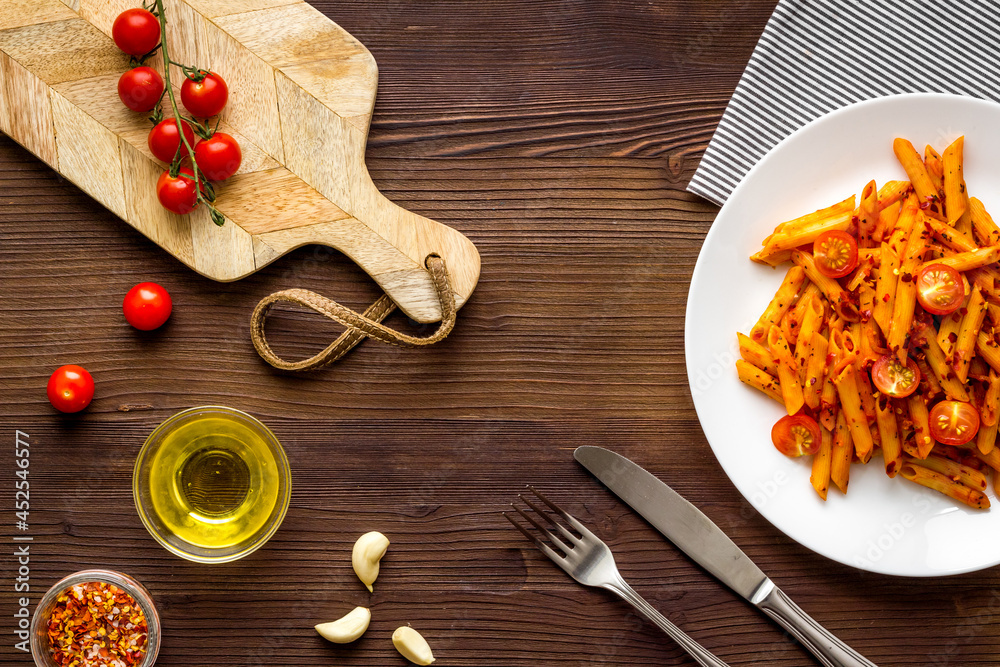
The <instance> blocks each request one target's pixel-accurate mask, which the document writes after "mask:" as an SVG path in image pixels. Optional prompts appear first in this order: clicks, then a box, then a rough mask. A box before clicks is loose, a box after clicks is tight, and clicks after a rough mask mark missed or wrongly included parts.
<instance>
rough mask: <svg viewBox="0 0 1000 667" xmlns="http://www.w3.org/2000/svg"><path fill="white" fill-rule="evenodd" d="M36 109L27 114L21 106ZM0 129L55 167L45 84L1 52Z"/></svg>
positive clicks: (49, 101) (50, 104)
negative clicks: (33, 113)
mask: <svg viewBox="0 0 1000 667" xmlns="http://www.w3.org/2000/svg"><path fill="white" fill-rule="evenodd" d="M25 108H28V109H37V110H38V113H36V114H35V115H34V116H28V115H26V114H24V113H22V112H21V110H22V109H25ZM0 130H3V132H4V133H6V134H8V135H10V136H11V137H12V138H13V139H14V140H16V141H17V142H18V143H19V144H21V145H22V146H24V147H25V148H27V149H28V150H29V151H31V152H32V153H34V154H35V155H36V156H37V157H38V158H40V159H41V160H42V161H43V162H45V164H47V165H49V166H51V167H53V168H58V165H59V157H58V151H57V150H56V138H55V129H54V128H53V125H52V103H51V100H50V99H49V91H48V88H47V87H46V86H45V84H44V83H43V82H42V81H40V80H39V79H38V77H36V76H35V75H34V74H32V73H31V72H29V71H28V70H27V69H25V68H24V67H22V66H21V65H20V64H19V63H17V62H15V61H14V60H13V59H12V58H10V57H8V56H7V55H5V54H3V53H0Z"/></svg>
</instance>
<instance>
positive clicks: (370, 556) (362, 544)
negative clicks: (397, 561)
mask: <svg viewBox="0 0 1000 667" xmlns="http://www.w3.org/2000/svg"><path fill="white" fill-rule="evenodd" d="M388 548H389V538H387V537H386V536H385V535H383V534H382V533H380V532H378V531H372V532H370V533H365V534H364V535H362V536H361V537H359V538H358V541H357V542H355V543H354V551H353V552H351V565H353V566H354V573H355V574H357V575H358V579H360V580H361V583H363V584H364V585H365V586H366V587H367V588H368V591H369V592H374V589H373V588H372V584H373V583H375V579H377V578H378V568H379V561H380V560H381V559H382V556H384V555H385V551H386V549H388Z"/></svg>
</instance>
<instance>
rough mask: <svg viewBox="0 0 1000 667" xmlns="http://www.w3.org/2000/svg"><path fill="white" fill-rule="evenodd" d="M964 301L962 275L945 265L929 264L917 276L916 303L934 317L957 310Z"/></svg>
mask: <svg viewBox="0 0 1000 667" xmlns="http://www.w3.org/2000/svg"><path fill="white" fill-rule="evenodd" d="M964 299H965V284H964V283H963V282H962V274H960V273H959V272H958V271H957V270H956V269H953V268H951V267H950V266H947V265H945V264H931V265H930V266H925V267H924V268H922V269H920V273H918V274H917V301H918V302H920V305H921V306H923V308H924V310H926V311H927V312H928V313H931V314H934V315H947V314H948V313H953V312H955V311H956V310H958V307H959V306H961V305H962V301H963V300H964Z"/></svg>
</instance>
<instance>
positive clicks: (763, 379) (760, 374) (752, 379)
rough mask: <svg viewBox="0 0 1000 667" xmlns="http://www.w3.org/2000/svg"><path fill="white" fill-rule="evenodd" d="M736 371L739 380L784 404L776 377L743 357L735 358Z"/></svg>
mask: <svg viewBox="0 0 1000 667" xmlns="http://www.w3.org/2000/svg"><path fill="white" fill-rule="evenodd" d="M736 371H737V373H738V374H739V378H740V382H742V383H743V384H746V385H749V386H751V387H753V388H754V389H757V390H758V391H762V392H764V394H765V395H767V396H770V397H771V398H773V399H774V400H776V401H778V402H779V403H782V404H784V399H783V397H782V395H781V386H780V385H779V383H778V379H777V378H776V377H774V376H772V375H769V374H768V373H766V372H765V371H763V370H761V369H760V368H757V367H756V366H754V365H753V364H751V363H748V362H746V361H744V360H743V359H737V360H736Z"/></svg>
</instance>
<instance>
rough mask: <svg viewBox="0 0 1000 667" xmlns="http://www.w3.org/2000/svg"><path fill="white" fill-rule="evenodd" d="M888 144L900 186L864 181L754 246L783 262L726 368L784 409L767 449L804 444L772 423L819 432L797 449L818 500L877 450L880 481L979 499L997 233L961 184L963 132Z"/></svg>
mask: <svg viewBox="0 0 1000 667" xmlns="http://www.w3.org/2000/svg"><path fill="white" fill-rule="evenodd" d="M893 151H894V153H895V154H896V156H897V158H898V159H899V162H900V164H902V165H903V169H904V170H905V171H906V173H907V176H908V177H909V180H908V181H890V182H887V183H885V184H883V185H882V187H881V188H878V187H877V186H876V183H875V181H874V180H871V181H868V182H867V183H865V184H864V187H863V188H862V190H861V192H860V196H859V197H857V198H855V197H853V196H852V197H848V198H846V199H844V200H843V201H841V202H839V203H838V204H835V205H834V206H831V207H827V208H825V209H821V210H819V211H814V212H813V213H810V214H808V215H805V216H802V217H800V218H795V219H794V220H789V221H787V222H783V223H781V224H780V225H778V226H777V227H775V230H774V232H773V233H772V234H771V235H769V236H768V237H767V238H766V239H764V242H763V245H762V248H761V250H760V251H758V252H757V253H756V254H755V255H754V256H753V258H752V259H754V260H755V261H759V262H763V263H765V264H771V265H778V264H780V263H783V262H790V263H791V265H792V268H791V269H789V271H788V272H787V273H786V275H785V276H784V279H783V280H782V285H781V287H779V289H778V290H777V292H776V293H775V294H774V297H773V298H772V299H771V301H770V303H769V304H768V305H767V308H766V309H765V311H764V313H763V314H762V315H761V317H760V318H759V319H758V321H757V322H756V323H755V324H754V326H753V328H752V329H751V330H750V333H749V334H748V335H743V334H738V335H737V338H738V343H739V350H740V357H741V358H740V359H739V360H738V361H737V362H736V363H737V372H738V375H739V377H740V380H741V381H743V382H744V383H746V384H748V385H750V386H752V387H754V388H755V389H757V390H758V391H761V392H763V393H765V394H767V395H768V396H770V397H771V398H773V399H775V400H777V401H778V402H779V403H781V404H782V405H783V406H784V412H786V413H787V416H785V417H783V418H782V420H780V421H779V424H777V425H776V428H775V430H774V431H772V433H778V434H779V435H777V436H775V435H772V438H773V439H774V440H773V441H774V444H775V446H776V447H777V448H778V450H779V451H780V452H782V453H783V454H785V455H788V456H796V455H802V454H803V453H804V452H808V448H805V449H803V448H802V447H797V446H795V445H794V443H791V442H790V441H788V440H787V439H786V438H785V436H784V435H782V433H783V431H781V429H779V428H777V427H778V426H781V428H786V427H789V428H790V424H797V425H798V426H799V427H800V428H803V429H806V430H808V431H809V432H810V434H811V435H812V436H815V435H816V434H817V433H819V434H820V435H821V437H820V442H819V446H818V448H817V450H816V451H815V452H814V453H809V454H806V455H811V456H812V457H813V458H812V470H811V474H810V477H809V481H810V484H811V485H812V487H813V489H814V490H815V491H816V493H817V494H818V495H819V496H820V498H822V499H823V500H826V499H827V496H828V493H829V489H830V486H831V483H832V485H833V486H836V487H837V488H839V489H840V490H841V491H843V492H844V493H846V492H847V486H848V482H849V479H850V468H851V465H852V462H853V461H859V462H860V463H862V464H865V463H868V462H869V461H870V459H871V458H873V457H874V455H875V452H876V451H877V450H878V451H880V452H881V460H882V465H883V467H884V469H885V473H886V476H887V477H890V478H892V477H896V476H902V477H905V478H906V479H908V480H910V481H913V482H915V483H917V484H921V485H923V486H925V487H927V488H929V489H933V490H935V491H938V492H940V493H943V494H946V495H948V496H949V497H951V498H954V499H956V500H958V501H960V502H963V503H966V504H968V505H969V506H971V507H977V508H985V507H988V506H989V500H988V499H987V497H986V495H985V494H984V491H985V489H986V488H987V486H988V481H987V477H992V478H993V479H994V484H995V485H996V484H998V483H1000V448H998V447H997V446H996V440H997V437H998V433H1000V227H998V226H997V225H996V224H995V223H994V222H993V220H992V218H990V216H989V214H988V213H987V212H986V209H985V207H984V206H983V204H982V202H980V201H979V200H978V199H975V198H973V197H969V195H968V193H967V192H966V185H965V179H964V163H963V160H964V138H962V137H959V138H958V139H957V140H956V141H954V142H953V143H952V144H951V145H950V146H948V147H947V148H946V149H945V150H944V151H943V154H938V153H937V151H936V150H935V149H934V147H933V146H927V148H926V150H925V151H924V155H923V157H921V156H920V155H919V154H917V152H916V150H915V149H914V148H913V145H912V144H911V143H910V142H909V141H907V140H905V139H903V138H899V139H897V140H896V141H895V142H894V143H893ZM856 201H857V202H858V204H857V206H856V207H855V202H856ZM834 230H837V231H838V234H836V236H835V238H836V239H837V241H836V243H834V242H832V241H831V243H829V244H823V245H822V246H821V247H817V248H816V249H815V251H814V249H813V248H812V247H811V246H810V244H811V243H812V242H813V241H814V240H815V239H816V238H817V237H818V236H819V235H820V234H821V233H822V232H824V231H834ZM855 253H856V256H857V261H856V262H855V261H854V255H855ZM934 266H939V269H940V270H935V269H934ZM918 279H919V280H918ZM959 280H960V281H961V282H960V283H959V282H958V281H959ZM900 364H902V365H906V366H907V367H908V368H909V369H910V370H909V371H906V370H903V369H901V368H900V367H899V365H900ZM917 370H919V374H917V372H916V371H917ZM932 415H933V419H932ZM784 420H791V421H789V422H785V421H784ZM817 429H818V430H817ZM786 430H787V429H786ZM973 456H975V457H978V458H972V457H973ZM970 461H971V462H970ZM986 471H988V472H989V474H988V475H987V474H984V473H985V472H986Z"/></svg>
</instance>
